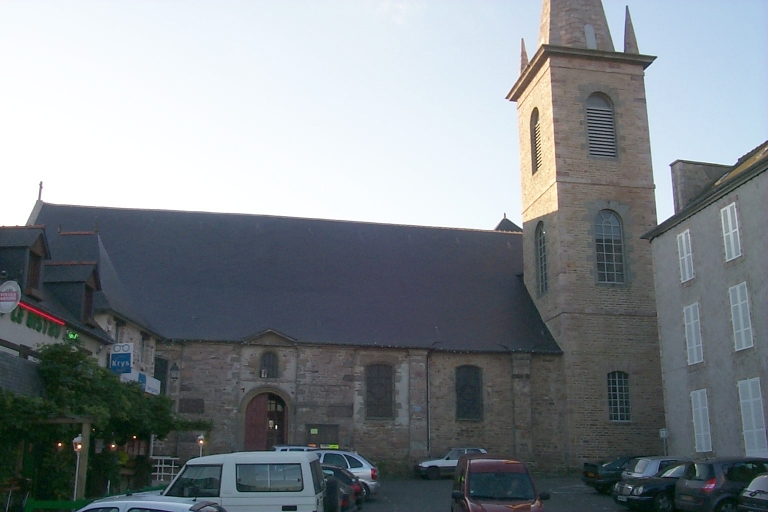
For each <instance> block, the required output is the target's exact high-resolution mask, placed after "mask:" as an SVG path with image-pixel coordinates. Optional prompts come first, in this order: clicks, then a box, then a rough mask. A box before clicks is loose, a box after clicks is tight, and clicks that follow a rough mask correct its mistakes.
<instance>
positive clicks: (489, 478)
mask: <svg viewBox="0 0 768 512" xmlns="http://www.w3.org/2000/svg"><path fill="white" fill-rule="evenodd" d="M468 480H469V495H470V497H472V498H474V499H478V500H481V499H486V500H507V501H512V500H532V499H534V498H535V492H534V490H533V484H532V483H531V478H530V477H529V476H528V475H527V474H526V473H507V472H504V473H501V472H497V473H470V476H469V478H468Z"/></svg>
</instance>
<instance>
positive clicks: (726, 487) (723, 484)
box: [675, 457, 768, 512]
mask: <svg viewBox="0 0 768 512" xmlns="http://www.w3.org/2000/svg"><path fill="white" fill-rule="evenodd" d="M766 472H768V459H760V458H751V457H742V458H720V459H712V460H703V461H693V462H688V463H687V464H686V465H685V471H684V472H683V476H682V477H680V479H679V480H678V481H677V484H676V485H675V507H677V508H678V509H679V510H683V511H696V512H736V510H737V507H738V501H739V495H740V494H741V491H743V490H744V488H745V487H747V485H748V484H749V482H751V481H752V479H753V478H755V477H756V476H757V475H759V474H760V473H766Z"/></svg>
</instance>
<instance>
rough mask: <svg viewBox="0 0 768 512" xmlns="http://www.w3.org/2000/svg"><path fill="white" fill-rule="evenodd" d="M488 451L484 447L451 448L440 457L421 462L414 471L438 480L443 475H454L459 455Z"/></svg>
mask: <svg viewBox="0 0 768 512" xmlns="http://www.w3.org/2000/svg"><path fill="white" fill-rule="evenodd" d="M472 453H487V452H486V450H485V449H484V448H451V449H450V450H448V453H446V454H445V455H443V456H442V457H440V458H439V459H432V460H425V461H424V462H419V464H418V465H416V467H415V468H414V471H415V472H416V473H418V474H419V475H421V476H422V477H427V478H429V479H430V480H437V479H438V478H440V477H441V476H452V475H453V472H454V470H455V469H456V463H457V462H459V457H461V456H462V455H464V454H472Z"/></svg>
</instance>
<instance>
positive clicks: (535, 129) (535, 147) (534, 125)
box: [531, 108, 541, 174]
mask: <svg viewBox="0 0 768 512" xmlns="http://www.w3.org/2000/svg"><path fill="white" fill-rule="evenodd" d="M539 168H541V123H539V109H537V108H535V109H533V113H532V114H531V174H536V171H538V170H539Z"/></svg>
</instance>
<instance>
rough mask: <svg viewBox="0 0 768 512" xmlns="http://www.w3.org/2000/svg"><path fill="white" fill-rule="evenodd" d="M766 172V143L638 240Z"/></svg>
mask: <svg viewBox="0 0 768 512" xmlns="http://www.w3.org/2000/svg"><path fill="white" fill-rule="evenodd" d="M766 171H768V141H765V142H763V143H762V144H760V145H759V146H757V147H756V148H755V149H753V150H752V151H750V152H749V153H747V154H746V155H744V156H742V157H741V158H739V161H738V162H736V164H735V165H734V166H733V167H730V168H728V170H726V171H725V172H724V173H723V175H722V176H721V177H720V178H719V179H718V180H717V181H715V182H714V183H713V184H712V185H711V186H710V187H707V188H705V189H704V190H703V191H702V192H701V193H700V194H699V195H698V196H697V197H696V198H695V199H694V200H692V201H691V202H690V203H688V204H687V205H686V206H685V208H683V209H682V210H680V211H679V212H677V213H676V214H674V215H673V216H671V217H670V218H668V219H667V220H665V221H664V222H662V223H661V224H659V225H658V226H656V227H655V228H653V229H652V230H651V231H649V232H647V233H645V234H644V235H642V236H641V237H640V238H644V239H648V240H653V239H654V238H656V237H658V236H660V235H662V234H664V233H665V232H667V231H669V230H670V229H672V228H673V227H675V226H677V225H678V224H680V223H681V222H683V221H684V220H685V219H687V218H689V217H691V216H692V215H694V214H696V213H697V212H700V211H701V210H703V209H704V208H706V207H707V206H709V205H711V204H713V203H714V202H716V201H717V200H718V199H720V198H721V197H724V196H725V195H727V194H730V193H731V192H732V191H734V190H735V189H737V188H739V187H741V186H742V185H744V184H745V183H747V182H748V181H750V180H752V179H753V178H755V177H756V176H758V175H759V174H762V173H764V172H766Z"/></svg>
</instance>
